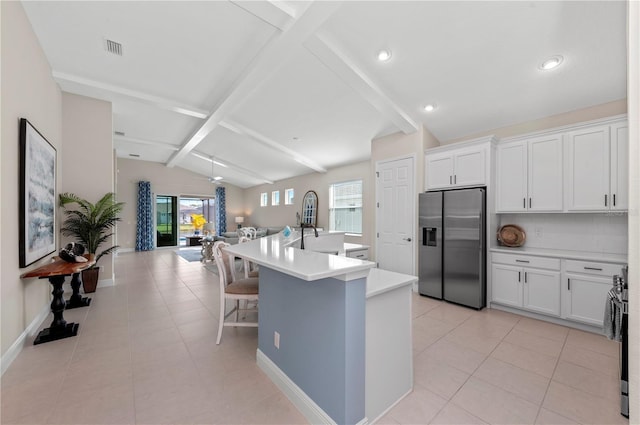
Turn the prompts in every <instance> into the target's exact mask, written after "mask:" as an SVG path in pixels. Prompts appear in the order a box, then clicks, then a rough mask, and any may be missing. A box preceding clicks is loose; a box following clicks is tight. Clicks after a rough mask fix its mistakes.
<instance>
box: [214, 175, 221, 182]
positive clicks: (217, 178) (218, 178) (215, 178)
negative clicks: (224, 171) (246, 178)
mask: <svg viewBox="0 0 640 425" xmlns="http://www.w3.org/2000/svg"><path fill="white" fill-rule="evenodd" d="M222 178H223V177H222V176H216V177H214V178H213V179H214V180H215V181H219V180H222Z"/></svg>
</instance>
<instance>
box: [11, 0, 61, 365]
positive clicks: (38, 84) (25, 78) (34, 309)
mask: <svg viewBox="0 0 640 425" xmlns="http://www.w3.org/2000/svg"><path fill="white" fill-rule="evenodd" d="M0 8H1V10H2V16H1V19H2V20H1V24H0V27H1V38H2V41H1V43H2V64H1V67H2V68H1V71H0V73H1V75H2V77H1V78H2V82H1V83H2V118H1V127H2V130H1V131H2V133H1V134H2V143H1V145H2V146H1V153H2V155H1V158H2V176H1V179H0V181H1V191H2V192H1V195H0V198H1V199H2V210H3V213H2V218H1V220H2V222H1V223H2V226H1V227H0V232H1V233H0V236H1V237H0V245H1V246H2V254H3V255H2V256H1V257H0V264H1V266H0V273H1V276H2V281H1V293H0V298H1V301H0V303H1V310H2V316H1V317H2V325H1V334H2V338H1V345H2V356H3V363H4V361H5V357H4V356H5V354H6V353H7V350H8V349H9V348H10V347H11V345H12V344H14V343H15V342H16V341H18V340H19V338H20V336H21V335H23V331H25V329H26V328H27V327H28V326H29V325H30V324H32V322H33V321H34V320H35V319H36V318H37V316H38V315H39V314H40V313H41V312H42V311H43V308H47V306H48V304H49V302H50V298H49V294H50V293H51V288H50V285H49V284H48V282H47V281H46V280H40V279H28V280H22V279H20V275H21V274H22V273H25V272H26V271H27V270H30V269H34V268H36V267H39V266H41V265H43V264H45V263H47V262H48V261H49V258H44V259H42V260H40V261H38V262H36V263H34V264H32V265H30V266H29V267H27V268H26V269H20V268H19V267H18V249H17V247H18V241H19V229H18V216H19V208H18V196H19V194H18V158H19V151H18V134H19V131H18V120H19V119H20V118H21V117H23V118H27V119H28V120H29V121H30V122H31V123H32V124H33V125H34V126H35V127H36V128H37V129H38V131H40V133H42V135H43V136H45V137H46V138H47V140H48V141H49V142H50V143H51V144H52V145H53V146H54V147H55V148H56V150H57V157H58V161H60V159H61V156H62V155H61V152H62V147H63V145H62V137H61V135H62V127H61V115H62V106H61V93H60V89H59V88H58V86H57V85H56V83H55V82H54V81H53V79H52V77H51V68H50V67H49V63H48V62H47V59H46V57H45V55H44V52H43V51H42V49H41V47H40V45H39V43H38V40H37V38H36V36H35V34H34V33H33V31H32V29H31V25H30V23H29V21H28V19H27V17H26V15H25V13H24V10H23V8H22V4H21V3H19V2H7V1H3V2H0ZM57 183H58V190H59V189H60V187H61V167H60V164H58V182H57ZM58 230H59V228H58V227H56V234H58ZM49 257H50V256H49Z"/></svg>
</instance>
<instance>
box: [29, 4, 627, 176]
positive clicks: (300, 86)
mask: <svg viewBox="0 0 640 425" xmlns="http://www.w3.org/2000/svg"><path fill="white" fill-rule="evenodd" d="M23 5H24V8H25V10H26V12H27V15H28V17H29V19H30V21H31V24H32V26H33V28H34V31H35V32H36V34H37V36H38V38H39V40H40V43H41V45H42V47H43V49H44V51H45V54H46V56H47V58H48V60H49V63H50V64H51V67H52V70H53V76H54V78H55V79H56V81H57V82H58V83H59V84H60V86H61V88H62V89H63V90H64V91H67V92H71V93H77V94H80V95H85V96H91V97H95V98H98V99H104V100H108V101H111V102H112V103H113V127H114V146H115V149H116V152H117V155H118V156H119V157H124V158H136V159H140V160H146V161H156V162H161V163H165V164H166V165H167V166H169V167H173V166H178V167H183V168H186V169H189V170H192V171H195V172H197V173H200V174H202V176H203V177H202V178H207V177H215V176H221V177H223V180H222V181H223V182H228V183H231V184H234V185H237V186H240V187H251V186H254V185H257V184H262V183H265V182H274V181H277V180H281V179H285V178H289V177H293V176H297V175H302V174H307V173H309V172H313V171H319V172H324V171H326V170H327V169H330V168H332V167H337V166H340V165H345V164H349V163H353V162H357V161H362V160H365V159H368V158H369V156H370V142H371V140H372V139H374V138H376V137H380V136H383V135H387V134H391V133H395V132H405V133H411V132H414V131H416V130H417V129H419V128H420V126H421V125H424V126H425V127H426V128H427V129H429V131H430V132H431V133H432V134H434V135H435V136H436V137H437V138H438V139H439V140H441V141H447V140H452V139H456V138H460V137H464V136H465V135H470V134H474V133H478V132H481V131H485V130H489V129H493V128H499V127H503V126H507V125H512V124H517V123H522V122H526V121H530V120H534V119H538V118H542V117H546V116H550V115H555V114H558V113H562V112H567V111H571V110H575V109H580V108H584V107H588V106H593V105H597V104H601V103H605V102H609V101H612V100H618V99H623V98H625V97H626V45H625V40H626V3H625V2H623V1H587V2H578V1H565V2H553V1H527V2H524V1H513V2H498V1H487V2H485V1H470V2H460V1H443V2H437V1H411V2H401V1H371V2H367V1H344V2H332V1H313V2H312V1H308V2H301V1H194V2H190V1H164V2H155V1H123V2H112V1H104V2H99V1H73V2H72V1H60V2H58V1H27V2H23ZM112 42H115V43H119V44H120V46H118V44H113V43H112ZM118 47H120V53H121V55H119V54H117V50H118ZM381 49H388V50H389V51H390V52H391V58H390V59H389V60H387V61H385V62H381V61H379V60H378V58H377V54H378V52H379V51H380V50H381ZM114 51H116V53H114ZM554 55H560V56H562V58H563V62H562V64H561V65H560V66H559V67H558V68H556V69H553V70H549V71H544V70H542V69H541V67H540V65H541V63H542V62H543V61H544V60H545V59H547V58H549V57H551V56H554ZM427 104H435V105H436V109H435V110H434V111H432V112H430V113H427V112H425V111H424V106H425V105H427ZM212 158H213V160H214V163H213V164H212V161H211V159H212ZM212 165H213V167H212Z"/></svg>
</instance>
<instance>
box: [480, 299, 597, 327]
mask: <svg viewBox="0 0 640 425" xmlns="http://www.w3.org/2000/svg"><path fill="white" fill-rule="evenodd" d="M490 308H493V309H495V310H501V311H506V312H508V313H513V314H517V315H519V316H525V317H529V318H531V319H538V320H543V321H545V322H550V323H553V324H556V325H562V326H566V327H568V328H574V329H579V330H581V331H585V332H591V333H594V334H598V335H603V334H604V331H603V330H602V328H599V327H597V326H593V325H587V324H583V323H578V322H574V321H572V320H565V319H562V318H560V317H551V316H545V315H544V314H538V313H535V312H533V311H525V310H520V309H519V308H513V307H509V306H506V305H501V304H496V303H491V304H490Z"/></svg>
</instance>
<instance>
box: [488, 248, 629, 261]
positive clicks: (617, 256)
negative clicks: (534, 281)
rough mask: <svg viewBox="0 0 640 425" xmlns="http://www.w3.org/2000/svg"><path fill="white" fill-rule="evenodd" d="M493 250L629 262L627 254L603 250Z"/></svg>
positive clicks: (575, 258)
mask: <svg viewBox="0 0 640 425" xmlns="http://www.w3.org/2000/svg"><path fill="white" fill-rule="evenodd" d="M490 251H491V252H504V253H508V254H523V255H536V256H538V257H552V258H566V259H568V260H584V261H599V262H602V263H620V264H627V256H626V255H623V254H606V253H602V252H586V251H568V250H563V249H546V248H527V247H520V248H509V247H506V246H496V247H493V248H491V249H490Z"/></svg>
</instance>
